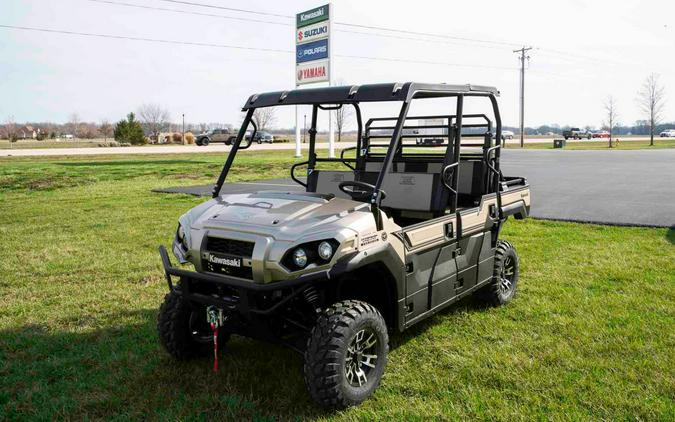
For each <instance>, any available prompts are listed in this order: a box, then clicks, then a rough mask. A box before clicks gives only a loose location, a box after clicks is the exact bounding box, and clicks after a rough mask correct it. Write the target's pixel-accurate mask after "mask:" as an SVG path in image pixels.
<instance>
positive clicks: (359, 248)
mask: <svg viewBox="0 0 675 422" xmlns="http://www.w3.org/2000/svg"><path fill="white" fill-rule="evenodd" d="M498 94H499V92H498V91H497V90H496V89H495V88H491V87H486V86H475V85H446V84H424V83H412V82H409V83H403V84H400V83H389V84H373V85H361V86H342V87H329V88H317V89H302V90H292V91H281V92H270V93H264V94H258V95H253V96H251V97H250V98H249V99H248V100H247V101H246V103H245V104H244V107H243V110H244V111H245V112H246V117H245V118H244V121H243V124H242V126H241V129H240V130H239V133H238V136H237V139H236V140H235V142H234V144H233V146H232V150H231V151H230V153H229V155H228V157H227V160H226V161H225V164H224V167H223V169H222V172H221V173H220V176H219V177H218V180H217V182H216V184H215V186H214V189H213V199H211V200H209V201H208V202H205V203H203V204H201V205H198V206H196V207H195V208H193V209H192V210H190V211H188V212H187V213H186V214H184V215H182V216H181V217H180V218H179V225H178V227H177V229H176V234H175V239H174V240H173V254H174V256H175V257H176V258H177V259H178V261H179V262H180V263H181V264H188V265H191V266H193V267H194V271H192V270H188V269H185V268H184V267H181V266H174V265H172V263H171V261H170V258H169V254H168V253H167V250H166V248H164V247H163V246H160V255H161V258H162V262H163V265H164V271H165V273H166V279H167V282H168V287H169V293H168V294H167V295H166V297H165V299H164V303H163V305H162V306H161V308H160V311H159V316H158V330H159V337H160V340H161V343H162V345H163V346H164V348H165V349H166V350H167V351H168V352H169V353H170V354H171V355H173V356H174V357H176V358H179V359H184V358H188V357H191V356H195V355H197V354H199V353H201V352H204V351H205V349H206V350H208V349H210V348H213V347H214V346H215V348H216V353H215V358H216V363H217V358H218V354H217V347H218V343H220V344H221V345H222V344H223V342H224V341H227V339H228V338H229V334H238V335H242V336H247V337H251V338H255V339H260V340H266V341H271V342H277V343H281V344H283V345H286V346H288V347H290V348H292V349H294V350H296V351H298V352H299V353H300V354H301V355H302V356H303V358H304V366H303V372H304V379H305V382H306V385H307V388H308V390H309V393H310V395H311V397H312V398H313V399H314V400H316V401H317V402H318V403H320V404H322V405H325V406H330V407H337V408H341V407H346V406H350V405H355V404H358V403H360V402H361V401H363V400H364V399H366V398H367V397H368V396H370V395H371V393H372V392H373V391H374V390H375V389H376V388H377V386H378V384H379V383H380V380H381V378H382V375H383V373H384V369H385V365H386V362H387V353H388V351H389V346H388V343H389V337H388V335H389V333H396V332H400V331H403V330H406V329H407V328H410V327H411V326H413V325H415V324H416V323H418V322H420V321H422V320H424V319H425V318H428V317H429V316H431V315H433V314H435V313H437V312H439V311H440V310H442V309H444V308H446V307H448V306H449V305H451V304H452V303H454V302H456V301H457V300H459V299H460V298H463V297H465V296H467V295H470V294H473V293H477V294H479V295H480V297H482V298H484V299H485V300H487V301H488V302H490V303H492V304H495V305H502V304H505V303H507V302H509V301H510V300H511V299H512V298H513V296H514V293H515V291H516V286H517V283H518V255H517V254H516V251H515V249H514V247H513V246H512V245H511V244H510V243H508V242H506V241H503V240H500V238H499V236H500V231H501V228H502V226H503V224H504V222H505V221H506V219H507V218H508V217H509V216H514V217H515V218H517V219H522V218H525V217H526V216H527V215H528V213H529V210H530V191H529V185H528V183H527V181H526V180H525V179H524V178H523V177H505V176H503V175H502V172H501V170H500V150H501V125H502V124H501V118H500V114H499V109H498V105H497V96H498ZM429 100H434V101H437V100H442V101H447V102H448V105H447V106H446V107H445V108H444V112H443V114H440V115H436V116H415V115H409V109H410V107H411V105H412V104H415V103H416V102H425V101H429ZM375 102H379V103H387V104H388V105H389V106H390V107H391V108H394V110H397V112H398V115H397V116H394V117H372V118H369V119H368V120H364V119H365V117H364V116H363V115H362V107H363V108H364V109H365V108H366V104H367V106H368V107H371V105H372V103H375ZM465 102H476V103H478V102H483V103H484V104H486V105H487V108H488V109H489V113H490V115H491V116H488V115H487V114H474V113H465V112H464V108H465ZM287 105H288V106H294V105H305V106H306V105H309V106H311V108H312V116H311V128H310V129H309V145H308V147H309V150H308V159H307V160H305V161H302V162H298V163H296V164H294V165H293V166H292V167H291V169H290V177H291V178H292V180H294V181H295V182H296V183H297V184H298V188H299V189H297V190H292V189H289V190H288V191H261V192H253V193H232V194H228V193H227V189H228V188H227V187H228V185H227V184H225V180H226V178H227V176H228V174H229V173H230V172H231V171H230V170H231V167H232V165H233V163H234V160H235V158H236V157H237V154H238V153H239V152H240V150H242V149H245V148H247V147H248V146H249V145H243V142H242V141H243V140H244V138H245V134H246V130H247V128H248V127H249V125H250V126H252V128H253V131H254V132H255V131H256V130H257V129H256V125H255V123H254V121H253V120H252V116H253V113H254V111H255V110H256V109H258V108H262V107H274V106H287ZM378 106H379V105H378ZM399 106H400V107H399ZM341 107H352V108H353V110H354V112H355V113H354V115H355V118H356V125H357V131H358V137H357V144H356V147H354V148H347V149H345V150H342V153H341V155H340V157H339V158H320V157H319V154H318V151H317V150H316V149H315V145H316V134H317V120H318V117H317V116H318V115H319V114H320V113H325V114H327V113H330V112H331V111H334V110H335V109H339V108H341ZM325 114H324V115H325ZM432 119H433V120H435V121H436V122H437V123H435V124H432V125H428V124H427V125H423V126H422V127H420V125H419V124H418V122H419V121H423V120H427V121H428V120H432ZM421 129H423V130H425V133H429V131H430V130H432V129H433V130H436V131H437V134H436V135H434V137H439V138H444V140H445V142H444V144H443V145H442V146H441V147H439V146H438V145H433V146H426V145H416V144H415V139H416V138H417V137H419V135H418V134H416V133H415V131H416V130H421ZM493 131H494V133H496V136H494V135H493ZM303 167H304V168H306V172H305V173H304V174H305V175H306V177H301V175H300V174H299V173H300V171H299V169H301V168H303ZM320 167H327V168H320ZM214 334H215V336H219V339H220V340H219V341H216V342H214ZM214 343H215V344H214ZM270 358H271V359H273V358H274V357H273V356H271V357H270Z"/></svg>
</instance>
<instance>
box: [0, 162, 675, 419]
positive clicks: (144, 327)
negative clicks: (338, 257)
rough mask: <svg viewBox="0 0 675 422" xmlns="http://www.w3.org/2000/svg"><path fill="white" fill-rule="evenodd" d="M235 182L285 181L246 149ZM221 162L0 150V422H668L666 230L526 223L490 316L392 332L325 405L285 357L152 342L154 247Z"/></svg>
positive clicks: (462, 307)
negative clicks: (352, 386) (195, 353)
mask: <svg viewBox="0 0 675 422" xmlns="http://www.w3.org/2000/svg"><path fill="white" fill-rule="evenodd" d="M240 158H242V159H243V165H242V166H240V167H239V170H238V172H237V179H239V180H251V179H256V178H261V177H263V176H265V177H279V176H286V175H287V171H288V170H287V168H288V166H289V163H291V162H293V158H292V151H288V152H261V151H254V152H247V153H245V155H244V154H242V156H240ZM223 160H224V155H223V154H211V155H208V154H203V155H198V156H197V155H195V154H191V155H171V156H132V157H119V156H115V157H78V158H57V159H55V158H40V159H36V158H33V159H16V158H15V159H0V211H1V212H0V236H1V238H2V242H0V253H1V255H2V257H3V258H2V260H0V299H1V301H2V306H0V420H26V419H44V420H47V419H85V418H86V419H117V420H129V419H160V420H167V419H169V420H177V419H181V420H182V419H190V420H195V419H207V420H208V419H257V420H262V419H295V418H298V419H320V420H333V419H336V420H338V419H339V420H355V419H360V420H383V419H385V420H401V419H427V418H434V419H465V420H466V419H490V420H494V419H501V420H533V419H539V420H542V419H546V420H549V419H558V420H560V419H565V420H588V419H604V420H625V419H637V420H673V419H675V352H674V350H675V245H674V243H675V232H673V231H672V230H670V231H669V230H667V229H643V228H625V227H604V226H594V225H582V224H572V223H557V222H544V221H535V220H527V221H523V222H518V221H509V222H508V223H507V224H506V226H505V231H504V233H503V235H504V238H507V239H509V240H511V241H512V242H513V243H514V244H515V245H516V247H517V248H518V251H519V253H520V256H521V265H522V267H521V281H520V291H519V295H518V296H517V297H516V299H515V300H514V301H513V302H512V303H511V304H509V305H508V306H506V307H503V308H487V307H484V306H483V305H481V304H480V303H478V302H476V301H474V300H473V299H470V298H469V299H467V300H463V301H462V302H460V303H459V304H457V306H454V307H453V308H451V309H449V310H448V311H446V312H442V313H441V314H439V315H437V316H435V317H433V318H432V319H431V320H429V321H427V322H424V323H422V324H421V325H420V326H418V327H416V328H414V329H412V330H411V331H410V332H406V333H404V334H403V335H394V336H393V337H392V345H391V346H392V350H391V354H390V359H389V364H388V367H387V371H386V374H385V377H384V380H383V382H382V385H381V387H380V388H379V389H378V390H377V391H376V393H375V395H374V397H373V398H372V399H370V400H368V401H366V402H365V403H363V405H361V406H360V407H357V408H352V409H348V410H346V411H342V412H337V413H336V412H329V411H326V410H323V409H321V408H318V407H316V406H315V405H314V404H313V403H312V402H311V401H310V398H309V396H308V394H307V393H306V392H305V387H304V384H303V381H302V376H301V360H300V358H299V357H298V356H297V355H296V354H295V353H294V352H292V351H290V350H287V349H284V348H281V347H277V346H273V345H267V344H261V343H257V342H253V341H250V340H247V339H243V338H240V337H234V338H233V339H232V340H231V342H230V343H228V346H227V348H226V350H225V351H224V352H223V353H222V355H221V372H220V373H219V374H213V373H212V372H211V360H210V359H208V358H205V359H202V360H195V361H191V362H183V363H178V362H174V361H173V360H172V359H170V358H169V357H168V355H167V354H166V353H164V352H163V351H162V350H161V348H160V345H159V342H158V340H157V337H156V333H155V321H156V315H157V308H158V306H159V304H160V303H161V301H162V299H163V296H164V294H165V293H166V290H167V288H166V283H165V282H164V280H163V278H162V272H161V270H160V262H159V256H158V254H157V246H158V245H159V244H160V243H164V244H169V242H170V241H171V238H172V236H173V233H174V230H175V228H176V219H177V217H178V216H179V215H181V214H182V213H183V212H185V211H186V210H188V209H189V208H190V207H192V206H194V205H196V204H197V203H199V202H200V201H203V198H202V199H200V198H194V197H191V196H187V195H169V194H157V193H150V190H151V189H153V188H157V187H166V186H172V185H185V184H191V183H194V184H199V183H206V182H212V181H213V180H214V179H215V176H216V175H217V173H218V171H219V168H220V164H221V163H222V161H223Z"/></svg>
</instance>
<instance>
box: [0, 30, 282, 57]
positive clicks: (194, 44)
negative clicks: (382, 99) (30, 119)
mask: <svg viewBox="0 0 675 422" xmlns="http://www.w3.org/2000/svg"><path fill="white" fill-rule="evenodd" d="M0 28H8V29H20V30H24V31H37V32H47V33H53V34H66V35H79V36H85V37H97V38H111V39H117V40H129V41H146V42H155V43H162V44H179V45H192V46H199V47H218V48H232V49H236V50H251V51H265V52H273V53H292V51H290V50H281V49H274V48H259V47H246V46H240V45H230V44H213V43H206V42H197V41H179V40H163V39H158V38H144V37H131V36H127V35H110V34H95V33H92V32H76V31H66V30H60V29H48V28H34V27H29V26H14V25H3V24H0Z"/></svg>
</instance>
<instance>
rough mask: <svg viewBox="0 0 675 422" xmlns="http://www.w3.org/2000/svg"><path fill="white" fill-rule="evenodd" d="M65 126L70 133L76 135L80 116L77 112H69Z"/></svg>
mask: <svg viewBox="0 0 675 422" xmlns="http://www.w3.org/2000/svg"><path fill="white" fill-rule="evenodd" d="M66 127H67V128H68V132H70V134H71V135H73V136H77V132H78V131H79V129H80V116H79V115H78V114H77V113H70V116H69V117H68V123H67V124H66Z"/></svg>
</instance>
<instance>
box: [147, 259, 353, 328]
mask: <svg viewBox="0 0 675 422" xmlns="http://www.w3.org/2000/svg"><path fill="white" fill-rule="evenodd" d="M159 255H160V256H161V258H162V265H163V266H164V276H165V278H166V281H167V284H168V286H169V290H170V291H176V292H178V293H180V294H182V295H183V296H184V297H185V298H186V299H187V300H189V301H193V302H197V303H201V304H204V305H214V306H216V307H219V308H222V309H227V310H230V311H237V312H238V313H240V314H242V315H250V314H258V315H270V314H272V313H274V312H275V311H277V310H279V309H280V308H281V307H282V306H284V304H287V303H288V302H289V301H291V300H292V299H293V298H295V297H296V296H298V294H300V293H301V292H302V291H303V290H305V288H306V287H307V286H308V285H310V284H315V283H320V282H323V281H326V280H330V279H335V278H337V277H338V276H339V275H340V274H342V273H343V272H344V271H345V269H346V266H347V262H348V261H349V259H351V257H352V255H351V254H349V255H346V256H344V257H342V258H341V259H340V260H339V261H338V262H337V263H336V264H335V265H333V267H332V268H330V269H329V270H323V271H317V272H314V273H309V274H303V275H301V276H299V277H297V278H294V279H291V280H284V281H276V282H271V283H265V284H262V283H255V282H253V281H249V280H243V279H240V278H237V277H232V276H228V275H214V274H203V273H199V272H196V271H188V270H184V269H182V268H177V267H174V266H173V265H172V264H171V260H170V259H169V254H168V252H167V250H166V248H165V247H164V246H160V247H159ZM172 277H179V278H180V280H181V284H180V289H177V288H176V285H175V284H174V283H173V280H172ZM194 282H207V283H213V284H214V285H217V286H225V287H227V288H228V289H230V290H233V291H235V292H236V293H237V294H236V297H235V296H234V295H233V296H213V295H206V294H202V293H197V292H194V291H193V289H191V287H192V286H191V285H192V283H194ZM275 291H284V294H282V295H281V299H280V300H279V301H277V302H275V303H273V304H271V305H270V306H266V307H259V306H258V305H257V301H255V300H251V299H253V298H254V296H255V295H261V294H268V293H273V292H275Z"/></svg>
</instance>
